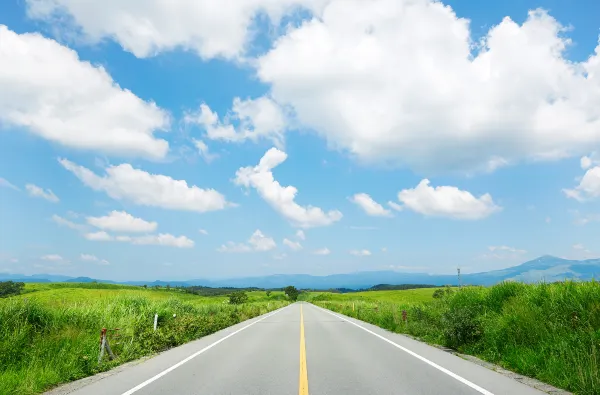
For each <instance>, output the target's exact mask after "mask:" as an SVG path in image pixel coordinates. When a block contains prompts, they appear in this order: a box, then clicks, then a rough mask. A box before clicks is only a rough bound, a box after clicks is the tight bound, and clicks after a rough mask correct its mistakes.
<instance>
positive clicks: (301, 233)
mask: <svg viewBox="0 0 600 395" xmlns="http://www.w3.org/2000/svg"><path fill="white" fill-rule="evenodd" d="M296 237H297V238H298V239H300V240H306V235H305V234H304V231H303V230H302V229H298V231H297V232H296Z"/></svg>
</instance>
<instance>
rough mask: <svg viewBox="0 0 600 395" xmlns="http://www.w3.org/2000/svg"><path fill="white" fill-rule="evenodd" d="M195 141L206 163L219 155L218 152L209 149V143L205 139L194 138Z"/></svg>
mask: <svg viewBox="0 0 600 395" xmlns="http://www.w3.org/2000/svg"><path fill="white" fill-rule="evenodd" d="M193 142H194V145H195V146H196V148H197V149H198V153H199V154H200V156H201V157H202V158H203V159H204V161H205V162H206V163H210V162H212V161H213V160H215V159H217V158H218V157H219V155H218V154H213V153H211V152H210V151H209V149H208V145H206V143H205V142H204V141H202V140H195V139H194V140H193Z"/></svg>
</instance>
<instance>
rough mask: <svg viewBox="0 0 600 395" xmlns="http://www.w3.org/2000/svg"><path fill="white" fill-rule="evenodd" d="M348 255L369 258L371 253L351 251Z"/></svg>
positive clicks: (367, 251)
mask: <svg viewBox="0 0 600 395" xmlns="http://www.w3.org/2000/svg"><path fill="white" fill-rule="evenodd" d="M350 254H352V255H354V256H369V255H371V251H369V250H352V251H350Z"/></svg>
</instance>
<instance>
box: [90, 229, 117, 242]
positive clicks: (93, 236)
mask: <svg viewBox="0 0 600 395" xmlns="http://www.w3.org/2000/svg"><path fill="white" fill-rule="evenodd" d="M84 237H85V238H86V239H88V240H93V241H109V240H112V239H113V237H112V236H111V235H109V234H108V233H106V232H105V231H100V232H92V233H86V234H85V235H84Z"/></svg>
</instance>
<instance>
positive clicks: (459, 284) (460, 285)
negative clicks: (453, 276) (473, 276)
mask: <svg viewBox="0 0 600 395" xmlns="http://www.w3.org/2000/svg"><path fill="white" fill-rule="evenodd" d="M456 270H458V288H459V289H460V288H461V287H462V284H461V283H460V267H459V268H457V269H456Z"/></svg>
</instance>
